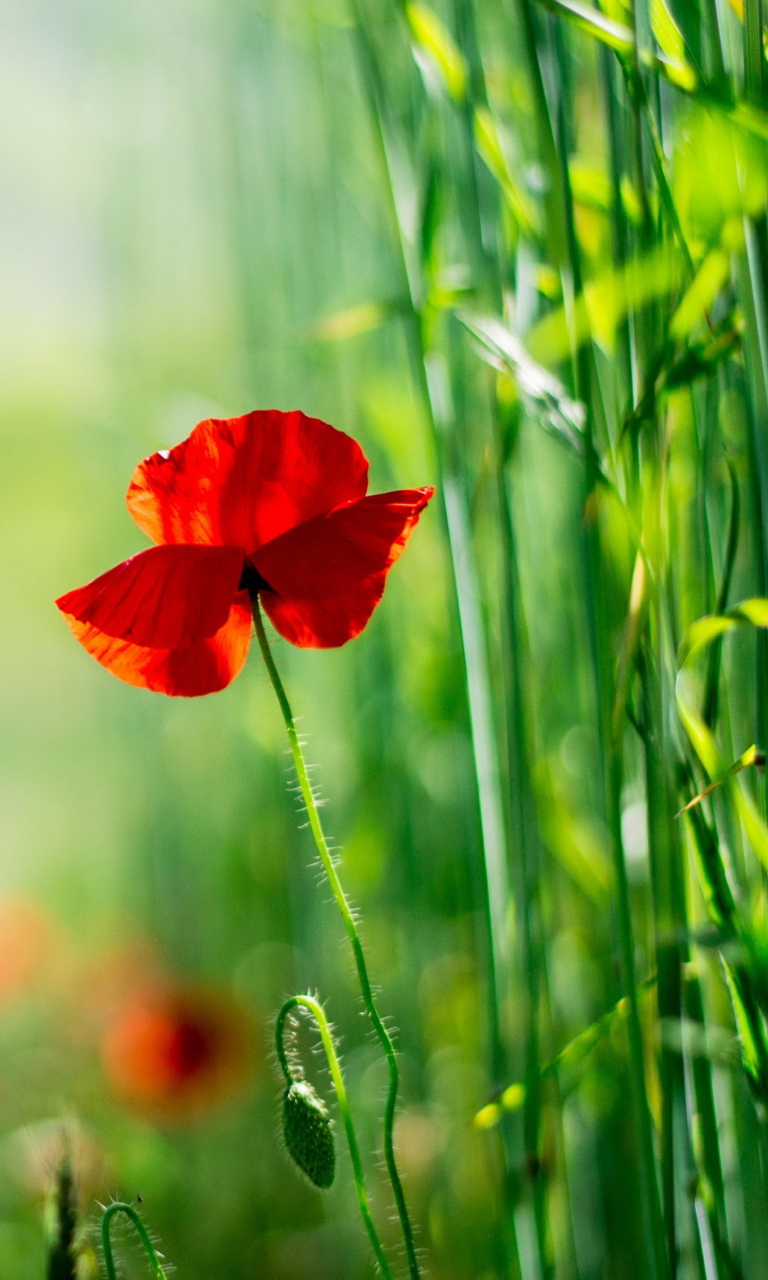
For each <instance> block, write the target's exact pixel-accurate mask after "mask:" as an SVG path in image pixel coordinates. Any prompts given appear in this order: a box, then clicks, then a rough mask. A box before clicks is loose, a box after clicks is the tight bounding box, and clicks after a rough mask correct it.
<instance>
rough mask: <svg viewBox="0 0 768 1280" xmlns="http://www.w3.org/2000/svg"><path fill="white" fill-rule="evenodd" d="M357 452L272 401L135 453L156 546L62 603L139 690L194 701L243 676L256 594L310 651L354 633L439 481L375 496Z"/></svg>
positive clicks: (73, 624) (133, 493)
mask: <svg viewBox="0 0 768 1280" xmlns="http://www.w3.org/2000/svg"><path fill="white" fill-rule="evenodd" d="M367 488H368V463H367V461H366V458H365V455H364V454H363V451H362V449H361V448H360V446H359V445H358V444H357V443H356V442H355V441H354V440H352V439H351V438H350V437H349V436H347V435H345V434H344V432H343V431H337V430H336V429H335V428H334V427H331V426H329V425H328V424H327V423H326V422H321V421H320V420H319V419H318V418H308V417H306V416H305V415H304V414H303V413H300V412H299V411H298V410H297V411H295V412H293V413H281V412H280V411H279V410H276V409H271V410H264V411H257V412H256V413H248V414H246V415H245V416H244V417H242V418H229V419H221V418H211V419H209V420H208V421H206V422H201V423H200V424H199V425H198V426H197V427H195V429H194V431H193V432H192V433H191V435H190V436H188V438H187V439H186V440H183V441H182V443H181V444H178V445H176V447H175V448H174V449H171V450H168V451H166V450H163V451H162V452H160V453H154V454H152V456H151V457H149V458H145V460H144V461H143V462H140V463H139V465H138V467H137V468H136V470H135V472H134V473H133V478H132V480H131V483H130V485H129V487H128V495H127V499H126V501H127V503H128V510H129V511H130V513H131V515H132V516H133V518H134V520H135V521H136V523H137V524H138V525H139V528H141V529H143V531H144V532H145V533H146V534H148V535H149V537H150V538H151V539H152V540H153V542H155V543H156V544H157V545H156V546H154V547H151V548H149V549H148V550H146V551H140V552H139V553H138V555H135V556H131V558H130V559H129V560H125V561H123V563H122V564H119V565H117V567H116V568H114V569H110V570H109V571H108V572H107V573H104V574H102V575H101V577H99V578H96V579H95V581H93V582H90V583H88V585H87V586H84V587H79V588H78V589H77V590H75V591H70V592H68V594H67V595H64V596H62V597H61V598H60V599H59V600H57V601H56V603H57V605H58V607H59V608H60V609H61V611H62V613H63V614H64V616H65V618H66V620H67V623H68V624H69V627H70V630H71V631H72V633H73V634H74V635H75V636H76V638H77V639H78V640H79V641H80V643H81V644H82V645H84V646H85V648H86V649H87V650H88V652H89V653H91V654H92V655H93V657H94V658H96V659H97V660H98V661H99V662H100V663H101V664H102V666H105V667H107V668H108V670H110V671H112V672H113V674H114V675H116V676H119V677H120V678H121V679H122V680H126V681H127V682H128V683H129V684H134V685H139V686H140V687H142V688H145V689H154V690H155V691H156V692H158V693H167V694H174V695H176V694H178V695H184V696H187V697H194V696H196V695H197V694H203V693H213V692H215V691H216V690H217V689H223V688H224V686H225V685H228V684H229V682H230V681H231V680H233V679H234V677H235V676H236V675H237V673H238V672H239V671H240V669H241V667H242V665H243V663H244V662H245V657H246V654H247V652H248V646H249V644H250V638H251V622H252V606H251V597H252V595H253V594H255V593H256V592H258V594H259V597H260V599H261V602H262V605H263V607H264V610H265V612H266V613H267V614H268V616H269V617H270V619H271V620H272V623H273V624H274V626H275V627H276V628H277V630H278V631H279V632H280V634H281V635H283V636H285V638H286V640H290V641H291V643H292V644H295V645H299V646H300V647H301V648H311V649H331V648H336V647H337V646H338V645H342V644H345V643H346V642H347V640H351V639H353V637H354V636H356V635H358V634H359V633H360V632H361V631H362V629H363V627H364V626H365V625H366V623H367V622H368V619H369V618H370V616H371V613H372V612H373V610H374V608H375V607H376V605H377V604H378V602H379V600H380V599H381V595H382V592H383V590H384V583H385V581H386V576H387V573H388V571H389V569H390V567H391V566H392V564H393V563H394V562H395V560H396V559H397V557H398V556H399V555H400V552H401V551H402V550H403V547H404V546H405V544H406V542H407V540H408V537H409V535H410V533H411V531H412V529H413V527H414V525H415V524H416V521H417V520H418V518H419V514H420V512H421V511H422V510H423V509H424V507H425V506H426V505H427V503H428V502H429V499H430V498H431V497H432V494H433V492H434V490H433V489H430V488H427V489H401V490H397V491H396V492H394V493H378V494H371V495H367V493H366V491H367Z"/></svg>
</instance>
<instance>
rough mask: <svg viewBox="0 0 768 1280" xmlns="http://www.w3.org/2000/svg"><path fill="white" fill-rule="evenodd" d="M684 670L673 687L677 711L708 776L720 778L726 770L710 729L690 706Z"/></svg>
mask: <svg viewBox="0 0 768 1280" xmlns="http://www.w3.org/2000/svg"><path fill="white" fill-rule="evenodd" d="M684 676H685V672H682V671H681V672H680V674H679V676H678V677H677V684H676V687H675V697H676V700H677V713H678V715H679V717H680V722H681V724H682V726H683V728H684V729H685V732H686V733H687V734H688V738H689V740H690V743H691V746H692V747H693V749H694V751H695V752H696V755H697V756H698V757H699V760H700V761H701V763H702V764H703V766H704V768H705V770H706V772H707V774H708V775H709V777H710V778H713V779H714V778H722V777H723V776H724V774H725V772H726V769H725V766H724V763H723V760H722V758H721V756H720V752H719V751H718V748H717V743H716V742H715V738H714V735H713V733H712V730H711V729H710V728H709V727H708V726H707V725H706V724H705V723H704V720H703V719H702V717H701V716H700V715H699V713H698V711H696V709H695V708H694V707H693V706H692V704H691V702H690V700H689V698H688V695H687V690H686V687H685V679H684Z"/></svg>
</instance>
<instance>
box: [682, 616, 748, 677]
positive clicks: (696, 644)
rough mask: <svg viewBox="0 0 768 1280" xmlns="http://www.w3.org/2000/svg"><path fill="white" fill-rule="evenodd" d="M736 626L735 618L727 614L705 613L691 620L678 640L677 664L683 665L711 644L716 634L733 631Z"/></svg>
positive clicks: (720, 634)
mask: <svg viewBox="0 0 768 1280" xmlns="http://www.w3.org/2000/svg"><path fill="white" fill-rule="evenodd" d="M736 626H738V623H737V621H736V619H735V618H729V617H728V616H727V614H707V615H706V617H704V618H698V619H697V620H696V622H692V623H691V625H690V626H689V628H688V630H687V631H686V633H685V635H684V636H683V638H682V641H681V642H680V651H679V654H678V659H677V661H678V666H680V667H683V666H685V664H686V663H687V662H690V660H691V658H693V657H694V655H695V654H697V653H698V652H699V650H701V649H703V648H704V647H705V646H706V645H708V644H711V643H712V641H713V640H716V639H717V637H718V636H722V635H725V633H726V632H727V631H733V629H734V627H736Z"/></svg>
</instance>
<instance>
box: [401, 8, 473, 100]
mask: <svg viewBox="0 0 768 1280" xmlns="http://www.w3.org/2000/svg"><path fill="white" fill-rule="evenodd" d="M405 13H406V17H407V19H408V25H409V27H410V28H411V35H412V36H413V40H414V44H415V45H416V46H417V48H418V49H420V50H421V51H422V52H423V53H424V54H426V56H427V58H428V59H429V61H430V63H431V64H432V65H433V66H434V67H435V68H436V69H437V71H438V72H439V74H440V78H441V79H442V81H443V84H444V85H445V87H446V89H447V90H448V93H449V94H450V96H451V97H452V98H453V100H454V102H461V101H462V100H463V98H464V95H465V93H466V89H467V67H466V63H465V61H464V58H463V56H462V53H461V50H460V49H459V48H458V46H457V44H456V42H455V41H454V39H453V37H452V35H451V34H450V32H449V31H448V29H447V28H446V27H445V26H444V25H443V23H442V22H441V20H440V18H438V16H437V14H436V13H433V12H432V10H431V9H428V8H427V6H426V5H424V4H417V3H416V2H415V0H412V2H411V3H410V4H407V5H406V6H405Z"/></svg>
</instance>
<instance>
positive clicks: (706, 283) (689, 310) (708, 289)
mask: <svg viewBox="0 0 768 1280" xmlns="http://www.w3.org/2000/svg"><path fill="white" fill-rule="evenodd" d="M730 269H731V264H730V259H729V257H728V254H727V253H724V252H723V250H722V249H713V250H712V252H711V253H709V254H707V256H706V258H705V259H704V261H703V262H702V264H701V266H700V267H699V269H698V271H697V272H696V275H695V276H694V278H693V280H692V281H691V284H690V285H689V287H688V289H687V290H686V292H685V294H684V296H683V299H682V302H681V303H680V306H679V307H678V308H677V311H676V312H675V314H674V316H673V317H672V321H671V323H670V326H669V331H670V333H671V335H672V337H673V338H675V339H676V340H677V341H678V342H679V341H681V339H683V338H685V337H686V336H687V335H688V334H689V333H690V331H691V329H692V328H693V326H694V325H695V324H696V322H697V320H700V319H701V318H702V316H703V315H704V313H705V312H706V311H707V310H708V309H709V307H711V306H712V303H713V302H714V300H715V298H716V297H717V295H718V293H719V292H720V290H721V289H722V287H723V285H724V284H725V282H726V280H727V279H728V274H729V272H730Z"/></svg>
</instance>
